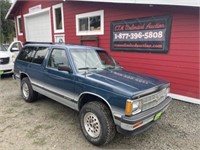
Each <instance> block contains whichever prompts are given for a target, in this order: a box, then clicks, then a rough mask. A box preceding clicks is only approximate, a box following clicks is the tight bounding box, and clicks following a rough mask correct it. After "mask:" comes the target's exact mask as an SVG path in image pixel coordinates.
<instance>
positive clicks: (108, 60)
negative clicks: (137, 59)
mask: <svg viewBox="0 0 200 150" xmlns="http://www.w3.org/2000/svg"><path fill="white" fill-rule="evenodd" d="M96 51H97V53H98V55H99V57H100V59H101V62H102V64H103V65H104V66H105V67H106V68H115V67H119V65H118V64H117V62H116V61H115V60H114V59H113V58H112V57H111V56H110V55H109V54H108V53H107V52H106V51H103V50H96Z"/></svg>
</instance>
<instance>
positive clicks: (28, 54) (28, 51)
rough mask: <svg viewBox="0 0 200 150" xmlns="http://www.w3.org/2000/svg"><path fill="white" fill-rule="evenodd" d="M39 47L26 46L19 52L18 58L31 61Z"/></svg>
mask: <svg viewBox="0 0 200 150" xmlns="http://www.w3.org/2000/svg"><path fill="white" fill-rule="evenodd" d="M36 50H37V47H24V48H23V49H22V51H21V52H20V53H19V56H18V59H19V60H23V61H28V62H31V61H32V59H33V57H34V55H35V52H36Z"/></svg>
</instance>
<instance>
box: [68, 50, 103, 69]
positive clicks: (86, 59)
mask: <svg viewBox="0 0 200 150" xmlns="http://www.w3.org/2000/svg"><path fill="white" fill-rule="evenodd" d="M70 51H71V54H72V57H73V60H74V63H75V65H76V68H77V70H78V72H85V71H86V70H87V71H93V70H102V69H104V68H105V67H104V65H103V64H102V63H101V60H100V58H99V56H98V54H97V52H96V51H95V50H93V49H71V50H70Z"/></svg>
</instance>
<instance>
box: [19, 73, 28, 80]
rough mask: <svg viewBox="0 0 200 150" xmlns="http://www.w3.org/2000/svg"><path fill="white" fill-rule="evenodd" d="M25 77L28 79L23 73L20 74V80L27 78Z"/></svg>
mask: <svg viewBox="0 0 200 150" xmlns="http://www.w3.org/2000/svg"><path fill="white" fill-rule="evenodd" d="M25 77H28V76H27V75H26V74H24V73H21V74H20V80H22V79H23V78H25Z"/></svg>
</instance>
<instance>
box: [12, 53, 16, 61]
mask: <svg viewBox="0 0 200 150" xmlns="http://www.w3.org/2000/svg"><path fill="white" fill-rule="evenodd" d="M15 59H16V57H15V56H14V55H13V56H12V62H13V63H14V62H15Z"/></svg>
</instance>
